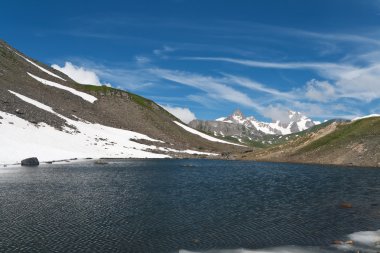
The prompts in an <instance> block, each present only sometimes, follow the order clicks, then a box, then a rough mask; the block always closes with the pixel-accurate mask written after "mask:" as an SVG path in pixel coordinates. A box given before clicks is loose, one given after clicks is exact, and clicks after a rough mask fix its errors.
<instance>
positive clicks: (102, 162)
mask: <svg viewBox="0 0 380 253" xmlns="http://www.w3.org/2000/svg"><path fill="white" fill-rule="evenodd" d="M95 164H99V165H104V164H108V162H106V161H103V160H97V161H95Z"/></svg>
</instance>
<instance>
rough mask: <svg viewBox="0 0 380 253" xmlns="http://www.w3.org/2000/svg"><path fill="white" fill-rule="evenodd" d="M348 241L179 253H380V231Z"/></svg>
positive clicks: (353, 236)
mask: <svg viewBox="0 0 380 253" xmlns="http://www.w3.org/2000/svg"><path fill="white" fill-rule="evenodd" d="M345 239H347V240H352V241H353V244H349V243H343V244H340V245H331V247H326V248H321V247H306V246H305V247H299V246H283V247H275V248H267V249H255V250H249V249H221V250H208V251H188V250H179V253H334V252H355V253H356V252H360V253H378V252H380V230H377V231H360V232H355V233H352V234H349V235H347V236H346V238H345Z"/></svg>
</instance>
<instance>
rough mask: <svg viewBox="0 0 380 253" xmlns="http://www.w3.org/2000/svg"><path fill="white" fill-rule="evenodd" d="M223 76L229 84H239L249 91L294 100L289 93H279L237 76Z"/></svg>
mask: <svg viewBox="0 0 380 253" xmlns="http://www.w3.org/2000/svg"><path fill="white" fill-rule="evenodd" d="M225 76H226V77H228V78H229V80H230V81H231V82H234V83H236V84H239V85H240V86H242V87H246V88H248V89H251V90H257V91H260V92H264V93H268V94H270V95H273V96H276V97H281V98H285V99H292V98H294V96H293V94H291V93H287V92H281V91H279V90H276V89H273V88H270V87H267V86H266V85H264V84H262V83H259V82H256V81H254V80H251V79H248V78H244V77H238V76H234V75H228V74H225Z"/></svg>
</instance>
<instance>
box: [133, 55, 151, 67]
mask: <svg viewBox="0 0 380 253" xmlns="http://www.w3.org/2000/svg"><path fill="white" fill-rule="evenodd" d="M135 59H136V63H137V64H139V65H144V64H147V63H150V62H151V60H150V59H149V58H148V57H145V56H136V57H135Z"/></svg>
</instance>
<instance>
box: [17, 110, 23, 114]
mask: <svg viewBox="0 0 380 253" xmlns="http://www.w3.org/2000/svg"><path fill="white" fill-rule="evenodd" d="M16 113H17V114H24V112H23V111H21V110H20V109H16Z"/></svg>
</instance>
